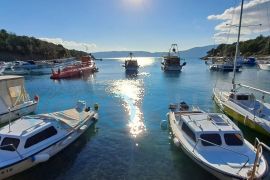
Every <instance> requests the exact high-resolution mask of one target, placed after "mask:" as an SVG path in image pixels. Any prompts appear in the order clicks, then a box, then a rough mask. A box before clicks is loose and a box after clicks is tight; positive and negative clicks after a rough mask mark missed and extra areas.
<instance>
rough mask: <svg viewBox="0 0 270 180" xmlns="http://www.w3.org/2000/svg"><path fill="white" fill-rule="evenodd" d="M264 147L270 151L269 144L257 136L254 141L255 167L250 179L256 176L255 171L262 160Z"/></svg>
mask: <svg viewBox="0 0 270 180" xmlns="http://www.w3.org/2000/svg"><path fill="white" fill-rule="evenodd" d="M263 148H264V149H266V150H267V151H269V152H270V147H269V146H267V145H266V144H265V143H263V142H261V141H260V140H259V139H258V138H255V142H254V151H256V157H255V160H254V164H253V168H252V171H251V176H250V179H254V178H255V173H256V170H257V167H258V163H259V162H260V161H261V158H262V154H263Z"/></svg>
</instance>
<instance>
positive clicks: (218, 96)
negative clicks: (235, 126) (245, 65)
mask: <svg viewBox="0 0 270 180" xmlns="http://www.w3.org/2000/svg"><path fill="white" fill-rule="evenodd" d="M242 12H243V0H242V4H241V12H240V22H239V29H238V38H237V43H236V53H235V60H234V71H233V72H234V73H233V78H232V89H231V91H224V90H222V89H220V88H216V87H215V88H214V89H213V94H214V100H215V102H216V103H217V105H218V106H219V107H220V109H221V110H223V111H224V112H225V113H226V114H227V115H229V116H230V117H232V118H234V119H235V120H237V121H238V122H240V123H242V124H243V125H245V126H247V127H249V128H251V129H252V130H255V131H257V132H259V133H261V134H263V135H266V136H268V137H270V104H269V103H266V102H265V97H264V96H265V95H270V92H267V91H264V90H261V89H258V88H254V87H252V86H248V85H244V84H241V83H235V72H236V64H237V62H236V60H237V58H238V56H239V39H240V32H241V20H242ZM240 88H248V89H249V90H254V91H256V92H258V93H262V98H261V99H257V98H256V97H255V95H254V94H253V93H250V92H240Z"/></svg>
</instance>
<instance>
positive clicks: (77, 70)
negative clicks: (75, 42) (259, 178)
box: [50, 56, 98, 79]
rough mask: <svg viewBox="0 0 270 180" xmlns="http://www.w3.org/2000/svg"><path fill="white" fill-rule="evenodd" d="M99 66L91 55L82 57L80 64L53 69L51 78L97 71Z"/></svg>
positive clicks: (76, 75)
mask: <svg viewBox="0 0 270 180" xmlns="http://www.w3.org/2000/svg"><path fill="white" fill-rule="evenodd" d="M97 71H98V68H97V67H96V64H95V61H94V60H93V59H92V58H91V57H90V56H83V57H81V63H80V64H74V65H70V66H66V67H65V68H63V69H62V70H61V69H60V68H59V69H58V70H57V72H56V71H54V70H53V69H52V75H51V77H50V78H51V79H64V78H72V77H78V76H81V75H82V74H84V73H88V72H97Z"/></svg>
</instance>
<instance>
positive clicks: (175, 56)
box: [161, 44, 186, 72]
mask: <svg viewBox="0 0 270 180" xmlns="http://www.w3.org/2000/svg"><path fill="white" fill-rule="evenodd" d="M185 65H186V62H184V63H183V64H182V65H181V59H180V55H179V50H178V46H177V44H172V46H171V48H170V50H169V53H168V55H167V56H164V57H163V60H162V62H161V69H162V70H163V71H178V72H180V71H181V70H182V67H183V66H185Z"/></svg>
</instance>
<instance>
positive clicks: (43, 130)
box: [0, 116, 68, 168]
mask: <svg viewBox="0 0 270 180" xmlns="http://www.w3.org/2000/svg"><path fill="white" fill-rule="evenodd" d="M67 127H68V126H67V125H65V124H64V123H62V122H61V121H56V120H55V119H52V118H50V117H46V116H44V117H39V118H28V117H27V116H26V117H23V118H21V119H19V120H17V121H14V122H13V123H11V124H10V126H8V125H7V126H4V127H2V128H1V129H0V155H1V158H0V168H1V167H3V166H5V165H7V164H9V163H12V161H14V162H16V161H18V159H22V158H23V157H26V156H29V155H31V154H33V153H35V152H38V151H40V150H42V149H44V148H47V147H48V146H49V145H51V144H53V143H54V142H55V141H56V140H57V139H59V136H62V135H63V133H62V132H61V131H59V128H63V129H64V128H67Z"/></svg>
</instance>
